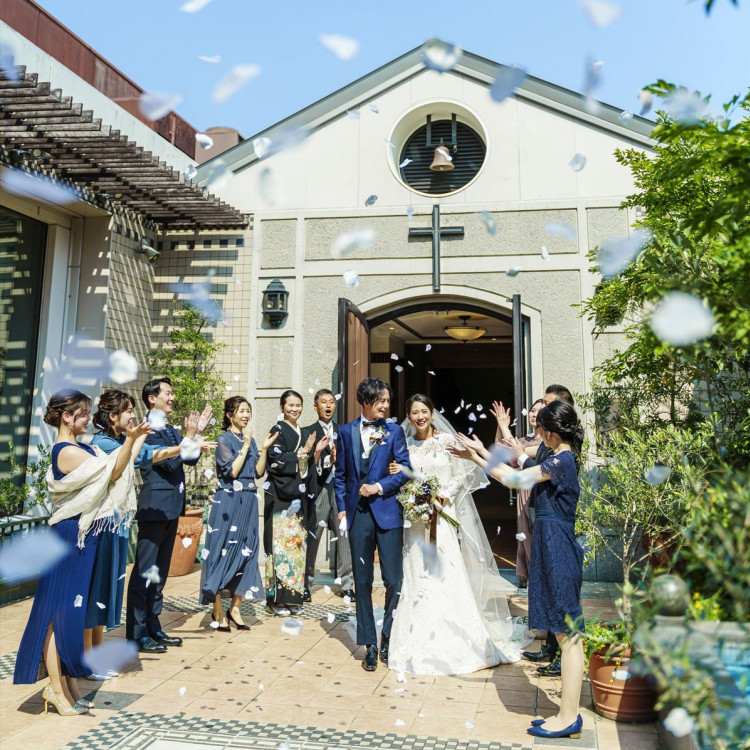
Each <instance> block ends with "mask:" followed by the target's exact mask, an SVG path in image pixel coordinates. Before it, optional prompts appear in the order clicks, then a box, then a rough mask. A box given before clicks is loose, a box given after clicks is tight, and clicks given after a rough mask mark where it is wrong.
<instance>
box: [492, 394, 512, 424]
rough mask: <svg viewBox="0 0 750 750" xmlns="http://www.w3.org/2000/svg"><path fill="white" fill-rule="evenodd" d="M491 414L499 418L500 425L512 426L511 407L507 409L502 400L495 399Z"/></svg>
mask: <svg viewBox="0 0 750 750" xmlns="http://www.w3.org/2000/svg"><path fill="white" fill-rule="evenodd" d="M490 414H492V416H493V417H495V419H496V420H497V426H498V427H501V428H502V427H506V428H508V429H509V428H510V408H508V409H506V408H505V407H504V406H503V402H502V401H493V402H492V406H491V407H490Z"/></svg>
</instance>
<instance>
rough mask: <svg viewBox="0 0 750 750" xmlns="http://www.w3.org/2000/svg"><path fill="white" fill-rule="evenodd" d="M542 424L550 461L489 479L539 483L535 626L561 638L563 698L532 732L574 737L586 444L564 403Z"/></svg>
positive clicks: (516, 484) (548, 410)
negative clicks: (574, 625) (579, 518)
mask: <svg viewBox="0 0 750 750" xmlns="http://www.w3.org/2000/svg"><path fill="white" fill-rule="evenodd" d="M537 425H539V426H540V427H541V432H542V440H543V441H544V444H545V445H546V446H547V447H548V448H551V449H552V451H553V453H552V455H551V456H550V457H549V458H548V459H547V460H545V461H543V462H542V463H541V464H540V465H539V466H534V467H532V468H529V469H524V470H523V471H515V470H514V469H512V468H511V467H510V466H507V465H505V464H500V465H499V466H497V467H494V468H493V469H491V471H490V475H491V476H493V477H494V478H496V479H499V480H500V481H501V482H502V483H503V484H505V485H506V486H508V487H513V488H516V489H528V488H530V487H532V486H533V485H535V484H538V485H539V488H538V491H537V496H536V498H537V499H536V520H535V522H534V538H533V541H532V545H531V577H530V578H529V627H531V628H536V629H537V630H549V631H550V632H553V633H554V634H555V635H556V637H557V640H558V642H559V644H560V649H561V651H562V667H561V670H562V675H561V676H562V696H561V700H560V710H559V711H558V713H557V715H556V716H552V717H550V718H549V719H547V720H538V719H537V720H535V721H534V722H532V727H531V728H529V729H528V730H527V731H528V733H529V734H531V735H534V736H535V737H548V738H549V737H573V738H575V737H579V736H580V733H581V728H582V725H583V722H582V720H581V716H580V714H579V713H578V706H579V703H580V697H581V684H582V682H583V664H584V660H583V646H582V644H581V638H580V636H579V635H576V633H575V632H571V629H570V627H569V626H568V623H567V618H568V617H570V618H572V619H573V620H575V619H576V618H580V617H581V616H582V610H581V600H580V597H581V582H582V580H583V550H582V549H581V546H580V545H579V544H578V542H577V541H576V536H575V519H576V508H577V506H578V497H579V495H580V492H581V488H580V485H579V483H578V468H577V456H578V454H579V453H580V450H581V446H582V444H583V427H582V426H581V422H580V420H579V419H578V415H577V414H576V410H575V409H574V408H573V407H572V406H571V405H570V404H568V403H566V402H564V401H553V402H552V403H551V404H550V405H549V406H546V407H545V408H544V409H542V410H541V411H540V412H539V414H538V415H537ZM459 439H460V440H461V442H462V444H463V445H464V447H465V448H466V454H467V457H470V458H472V459H473V460H474V461H476V463H478V464H479V465H480V466H483V467H484V466H486V461H485V459H483V458H481V457H480V456H479V455H478V454H477V452H476V451H475V450H474V447H473V445H472V443H473V441H471V440H468V439H467V438H463V439H461V438H459Z"/></svg>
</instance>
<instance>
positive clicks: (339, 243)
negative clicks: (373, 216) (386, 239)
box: [331, 229, 376, 258]
mask: <svg viewBox="0 0 750 750" xmlns="http://www.w3.org/2000/svg"><path fill="white" fill-rule="evenodd" d="M375 237H376V235H375V232H374V231H373V230H372V229H355V230H353V231H351V232H344V233H342V234H340V235H339V236H338V237H336V239H335V240H334V241H333V245H331V256H332V257H333V258H341V257H342V256H344V255H346V254H347V253H350V252H352V250H355V249H356V248H359V247H370V246H371V245H372V244H373V243H374V242H375Z"/></svg>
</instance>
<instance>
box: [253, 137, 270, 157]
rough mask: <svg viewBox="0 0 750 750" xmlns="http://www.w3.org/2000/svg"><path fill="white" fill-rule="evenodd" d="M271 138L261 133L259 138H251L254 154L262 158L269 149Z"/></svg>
mask: <svg viewBox="0 0 750 750" xmlns="http://www.w3.org/2000/svg"><path fill="white" fill-rule="evenodd" d="M271 143H272V141H271V139H270V138H267V137H266V136H264V135H262V136H261V137H260V138H253V151H255V155H256V156H257V157H258V158H259V159H262V158H263V157H264V156H265V155H266V154H267V153H268V152H269V151H270V150H271Z"/></svg>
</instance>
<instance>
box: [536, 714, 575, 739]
mask: <svg viewBox="0 0 750 750" xmlns="http://www.w3.org/2000/svg"><path fill="white" fill-rule="evenodd" d="M582 729H583V719H582V718H581V714H578V718H577V719H576V720H575V721H574V722H573V723H572V724H571V725H570V726H569V727H565V729H560V730H559V731H557V732H551V731H550V730H549V729H544V727H542V726H538V725H537V726H532V727H529V728H528V729H527V730H526V732H527V733H528V734H530V735H532V737H545V738H547V739H553V738H563V737H570V738H571V739H573V740H577V739H578V738H579V737H580V736H581V730H582Z"/></svg>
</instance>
